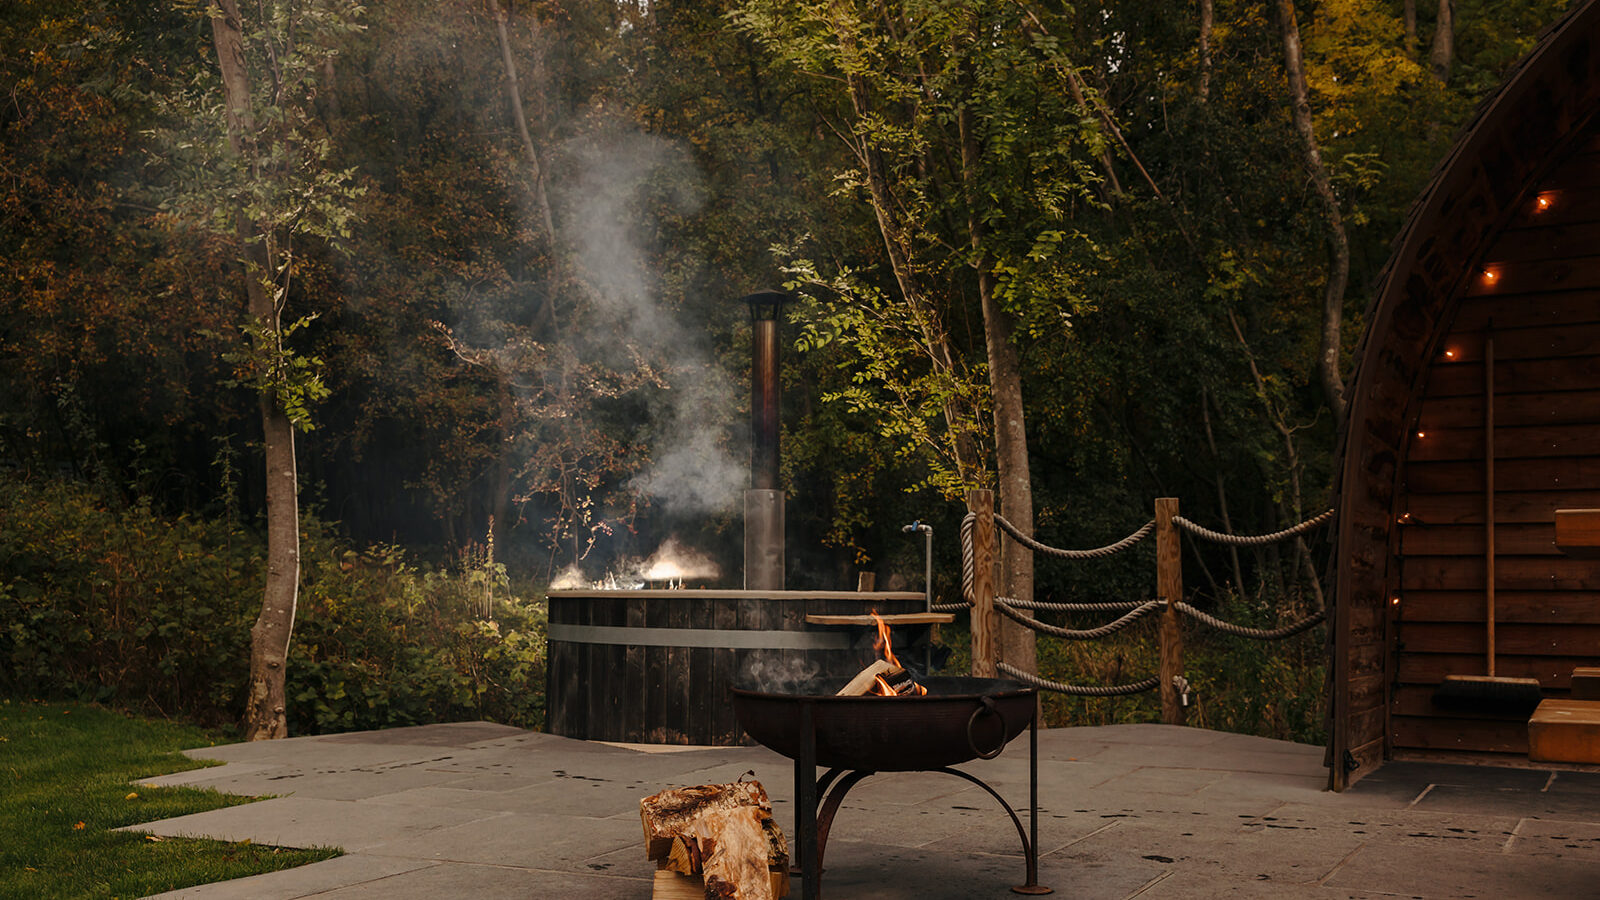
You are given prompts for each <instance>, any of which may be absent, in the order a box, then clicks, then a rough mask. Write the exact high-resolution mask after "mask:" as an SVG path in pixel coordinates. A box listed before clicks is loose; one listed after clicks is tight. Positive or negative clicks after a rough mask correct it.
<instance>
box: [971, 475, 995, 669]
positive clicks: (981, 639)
mask: <svg viewBox="0 0 1600 900" xmlns="http://www.w3.org/2000/svg"><path fill="white" fill-rule="evenodd" d="M967 510H968V511H969V512H973V513H976V514H977V516H978V520H977V522H975V523H974V525H973V528H972V557H973V566H972V568H973V573H972V575H973V578H972V675H973V677H974V678H995V677H998V670H997V669H996V668H995V651H996V650H997V649H998V646H997V645H998V643H999V638H1000V613H999V612H998V611H996V610H995V608H994V586H995V581H994V564H995V550H996V547H995V533H994V492H993V491H984V490H972V491H968V492H967Z"/></svg>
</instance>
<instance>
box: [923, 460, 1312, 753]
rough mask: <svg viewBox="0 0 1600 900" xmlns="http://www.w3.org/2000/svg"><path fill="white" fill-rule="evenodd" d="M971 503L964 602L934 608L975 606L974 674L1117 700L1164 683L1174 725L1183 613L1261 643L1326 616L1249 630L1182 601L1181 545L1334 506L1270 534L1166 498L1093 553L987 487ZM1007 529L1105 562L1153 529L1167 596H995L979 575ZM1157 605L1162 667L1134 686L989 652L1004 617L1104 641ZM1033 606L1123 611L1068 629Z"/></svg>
mask: <svg viewBox="0 0 1600 900" xmlns="http://www.w3.org/2000/svg"><path fill="white" fill-rule="evenodd" d="M968 506H969V508H971V509H972V510H973V511H972V512H969V513H968V514H967V516H966V518H964V519H963V520H962V522H961V591H962V602H960V603H947V604H940V605H937V606H935V607H934V609H935V610H937V611H941V612H954V611H959V610H966V609H969V608H970V609H971V610H972V623H973V624H972V629H973V641H972V647H973V674H975V675H977V674H980V672H996V673H1004V674H1005V675H1007V676H1009V677H1011V678H1015V679H1017V680H1018V681H1022V682H1024V683H1026V684H1029V685H1032V686H1033V687H1036V688H1040V689H1042V690H1048V691H1054V692H1057V693H1062V694H1070V695H1074V696H1082V697H1118V696H1125V695H1129V694H1137V693H1141V692H1143V691H1147V690H1150V689H1152V688H1157V687H1159V688H1161V694H1162V704H1161V705H1162V721H1164V722H1168V723H1169V724H1182V720H1183V711H1182V705H1181V704H1180V702H1179V698H1180V695H1181V696H1182V697H1184V698H1186V697H1187V693H1188V684H1189V682H1188V679H1187V678H1185V677H1184V676H1183V674H1182V673H1181V672H1180V671H1179V669H1180V668H1181V666H1182V642H1181V637H1180V632H1179V630H1178V627H1177V622H1178V619H1177V617H1178V615H1179V614H1182V615H1184V616H1187V617H1189V618H1190V619H1191V620H1193V621H1194V622H1196V623H1198V624H1200V625H1202V626H1205V627H1207V628H1212V629H1215V630H1217V631H1220V632H1222V633H1224V634H1229V635H1233V636H1235V637H1242V638H1248V639H1251V640H1261V641H1272V640H1283V639H1285V638H1289V637H1293V636H1294V635H1297V634H1301V633H1303V632H1305V631H1308V630H1310V629H1311V628H1314V627H1315V626H1317V625H1318V624H1320V623H1322V622H1324V621H1326V620H1327V612H1326V610H1320V609H1319V610H1317V611H1316V612H1314V613H1312V614H1311V615H1309V616H1306V617H1304V618H1302V619H1300V620H1299V621H1296V622H1292V623H1289V624H1287V625H1283V626H1280V627H1277V628H1250V627H1247V626H1243V625H1238V624H1236V623H1233V622H1228V621H1226V620H1224V619H1220V618H1218V617H1216V616H1213V615H1211V614H1209V613H1206V612H1203V611H1201V610H1199V609H1197V608H1195V607H1194V606H1192V605H1190V604H1188V603H1186V602H1184V601H1183V600H1182V599H1180V598H1181V597H1182V596H1183V586H1182V585H1183V580H1182V579H1183V576H1182V568H1181V557H1180V554H1179V549H1178V532H1179V531H1180V530H1182V531H1186V532H1188V533H1189V534H1191V535H1193V536H1194V537H1196V538H1199V539H1202V540H1207V541H1211V542H1214V543H1219V544H1226V545H1231V546H1237V547H1256V546H1262V545H1265V544H1271V543H1276V542H1278V541H1282V540H1286V539H1289V538H1294V537H1298V536H1299V535H1302V534H1304V533H1306V532H1308V531H1310V530H1312V529H1314V528H1317V527H1320V526H1322V525H1325V524H1327V523H1328V522H1329V521H1330V520H1332V518H1333V515H1334V510H1332V509H1329V510H1326V511H1324V512H1322V513H1320V514H1319V515H1317V516H1314V517H1312V518H1310V519H1307V520H1306V521H1304V522H1301V523H1299V524H1297V525H1294V526H1291V527H1289V528H1285V529H1283V530H1281V531H1275V532H1272V533H1270V534H1258V535H1238V534H1230V533H1227V532H1221V531H1214V530H1212V529H1210V528H1206V527H1204V526H1202V525H1198V524H1196V523H1194V522H1191V521H1190V520H1188V519H1185V518H1183V517H1182V516H1180V515H1178V514H1177V509H1178V501H1177V500H1175V499H1172V498H1162V499H1159V500H1157V501H1156V518H1155V519H1152V520H1151V521H1149V522H1147V523H1145V524H1144V525H1143V526H1141V527H1140V528H1139V529H1138V530H1136V531H1134V532H1133V533H1132V534H1129V535H1128V536H1127V537H1124V538H1122V539H1121V540H1119V541H1116V542H1114V543H1111V544H1107V545H1106V546H1104V547H1096V548H1094V549H1091V550H1064V549H1061V548H1058V547H1051V546H1049V545H1047V544H1044V543H1042V542H1040V541H1038V540H1036V539H1035V538H1034V537H1033V536H1031V535H1028V534H1024V533H1022V531H1021V530H1019V529H1018V528H1017V527H1016V526H1014V525H1012V524H1011V523H1010V522H1008V521H1007V520H1006V519H1005V517H1003V516H1000V515H996V514H994V513H993V512H992V509H993V494H992V493H990V492H988V491H973V492H972V493H971V494H969V498H968ZM980 510H981V511H982V513H983V515H981V516H980V514H979V511H980ZM981 519H988V520H989V521H991V522H993V526H994V527H993V528H991V529H985V533H983V534H979V533H978V532H979V529H978V523H979V522H980V520H981ZM1000 532H1004V533H1005V534H1006V535H1007V536H1009V537H1010V538H1011V539H1012V540H1014V541H1016V543H1017V544H1018V545H1020V546H1022V547H1025V548H1027V550H1028V551H1029V552H1032V553H1038V554H1041V555H1044V556H1050V557H1054V558H1057V559H1069V560H1079V561H1081V560H1090V559H1104V558H1106V557H1109V556H1113V555H1115V554H1117V553H1121V552H1123V551H1125V550H1127V549H1129V548H1131V547H1133V546H1134V545H1135V544H1137V543H1138V542H1139V541H1141V540H1143V539H1145V538H1146V537H1148V536H1149V535H1150V534H1151V533H1152V532H1154V533H1155V534H1156V538H1157V540H1156V571H1157V577H1156V582H1157V594H1158V595H1159V596H1160V597H1161V598H1162V599H1158V600H1143V601H1139V600H1134V601H1114V602H1100V603H1046V602H1040V601H1032V600H1027V601H1024V600H1018V599H1015V598H1011V597H1001V596H996V593H997V592H996V591H995V590H994V585H993V584H992V579H991V578H989V577H987V576H988V572H982V573H981V574H982V575H983V576H984V577H980V563H979V560H980V559H982V560H983V561H984V564H985V565H990V566H992V565H993V564H994V563H993V560H994V559H995V558H996V556H997V553H998V544H999V533H1000ZM980 545H981V547H980ZM985 595H986V596H985ZM1158 610H1160V611H1161V634H1160V639H1161V640H1160V643H1161V669H1162V671H1161V673H1160V674H1158V675H1155V676H1152V677H1150V678H1147V679H1145V680H1143V681H1138V682H1134V683H1132V684H1124V685H1110V686H1093V685H1071V684H1064V683H1062V682H1058V681H1051V680H1049V679H1046V678H1041V677H1039V676H1037V675H1034V674H1032V673H1029V672H1026V671H1023V670H1021V669H1018V668H1017V667H1015V666H1013V665H1010V664H1008V663H1006V662H1005V661H1004V660H1000V659H998V658H991V657H990V656H989V653H992V652H993V651H992V649H991V648H993V647H994V646H995V641H994V639H993V637H992V636H990V635H989V634H987V633H986V632H987V631H989V630H997V628H998V622H999V617H1001V616H1003V617H1005V618H1007V619H1010V620H1011V621H1013V622H1016V623H1017V624H1018V625H1021V626H1022V627H1024V628H1027V629H1030V630H1031V631H1034V632H1036V633H1038V634H1043V635H1047V636H1049V637H1054V638H1060V639H1062V640H1073V641H1088V640H1098V639H1100V638H1103V637H1108V636H1110V635H1112V634H1115V633H1117V632H1119V631H1122V630H1123V629H1125V628H1127V627H1128V626H1130V625H1132V624H1133V623H1134V622H1136V621H1138V620H1140V619H1141V618H1143V617H1145V616H1147V615H1149V614H1150V613H1152V612H1156V611H1158ZM1026 611H1042V612H1061V613H1102V614H1112V613H1117V614H1120V615H1119V616H1118V617H1117V618H1116V619H1113V620H1112V621H1110V622H1107V623H1105V624H1103V625H1100V626H1097V627H1094V628H1066V627H1062V626H1059V625H1053V624H1051V623H1048V622H1042V621H1040V620H1039V619H1037V618H1035V617H1033V616H1031V615H1028V614H1026Z"/></svg>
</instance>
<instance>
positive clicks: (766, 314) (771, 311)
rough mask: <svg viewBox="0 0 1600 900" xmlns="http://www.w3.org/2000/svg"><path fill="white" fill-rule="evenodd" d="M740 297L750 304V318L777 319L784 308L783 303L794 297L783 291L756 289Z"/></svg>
mask: <svg viewBox="0 0 1600 900" xmlns="http://www.w3.org/2000/svg"><path fill="white" fill-rule="evenodd" d="M739 299H740V300H742V301H744V303H746V304H748V305H749V307H750V318H752V319H776V318H778V316H779V314H780V313H781V312H782V310H783V304H784V303H786V302H788V301H789V300H792V299H794V297H793V295H791V294H786V293H784V292H783V291H756V292H755V293H753V294H746V295H744V296H743V297H741V298H739Z"/></svg>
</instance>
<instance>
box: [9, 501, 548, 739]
mask: <svg viewBox="0 0 1600 900" xmlns="http://www.w3.org/2000/svg"><path fill="white" fill-rule="evenodd" d="M305 532H306V533H305V535H304V536H303V540H302V547H301V560H302V566H301V572H302V589H301V601H300V608H299V611H298V613H297V616H296V625H295V638H294V644H293V645H292V646H291V649H290V657H289V659H290V662H289V671H288V694H289V698H290V712H289V714H290V725H291V731H292V732H294V733H302V734H303V733H314V732H324V731H339V730H349V729H364V728H381V727H385V726H391V725H409V724H417V723H422V722H433V721H449V720H457V719H462V718H487V719H492V720H495V721H500V722H504V723H506V724H512V725H519V726H523V727H538V726H540V725H541V724H542V720H543V700H544V685H543V680H544V652H545V637H544V630H545V626H544V622H545V620H544V614H543V610H542V607H541V606H540V605H539V604H538V603H534V602H531V601H528V600H525V599H521V598H519V597H517V596H515V595H514V594H513V592H512V591H511V589H510V585H509V583H508V580H507V578H506V573H505V571H504V569H503V568H500V567H498V566H494V565H491V564H489V563H487V562H486V561H484V560H481V559H479V560H476V561H471V560H469V561H467V562H466V563H464V564H463V565H461V566H459V567H457V569H456V570H453V571H430V570H428V569H425V568H422V567H419V566H416V565H413V564H412V563H410V562H408V561H407V560H406V558H405V554H404V553H402V552H401V551H400V550H399V549H397V548H393V547H379V548H373V549H369V550H365V551H358V550H355V549H352V548H350V547H348V546H346V545H344V544H343V543H341V542H339V541H337V540H335V539H333V538H332V537H331V536H330V533H329V530H328V529H327V528H326V527H325V526H324V525H322V524H321V523H318V522H316V521H308V522H307V523H306V527H305ZM263 550H264V547H263V545H262V542H261V540H260V539H259V538H258V537H257V536H255V535H254V534H253V533H251V532H249V531H248V530H245V529H241V528H239V527H236V526H234V525H231V524H229V523H228V522H225V521H216V520H206V519H199V518H193V517H188V516H179V517H176V518H171V517H163V516H160V515H157V514H156V513H155V512H153V511H152V510H151V508H150V507H149V506H148V505H144V504H135V505H132V506H125V505H111V504H107V503H105V502H102V501H101V500H100V499H99V498H97V497H96V496H95V495H94V493H93V492H92V491H90V490H89V489H88V488H87V487H85V486H84V485H82V484H80V483H74V482H66V481H58V482H48V483H40V484H33V483H12V484H0V692H4V693H6V694H11V695H19V696H22V695H25V696H30V697H56V698H72V699H82V700H93V701H102V702H108V703H114V704H117V705H121V706H126V707H131V708H136V709H142V710H147V711H154V712H158V713H161V714H164V715H169V716H179V717H183V718H188V719H191V720H194V721H197V722H200V723H203V724H207V725H228V724H232V723H234V722H235V721H237V719H238V717H239V716H240V714H241V712H242V710H243V697H244V689H245V682H246V680H247V678H248V674H249V631H250V625H251V624H252V623H253V622H254V620H255V616H256V614H257V612H258V610H259V607H260V596H261V585H262V581H263V578H264V575H263V572H264V569H263ZM484 612H489V613H491V614H492V615H493V617H494V618H493V620H492V621H489V620H485V619H483V618H480V617H481V616H482V615H483V613H484Z"/></svg>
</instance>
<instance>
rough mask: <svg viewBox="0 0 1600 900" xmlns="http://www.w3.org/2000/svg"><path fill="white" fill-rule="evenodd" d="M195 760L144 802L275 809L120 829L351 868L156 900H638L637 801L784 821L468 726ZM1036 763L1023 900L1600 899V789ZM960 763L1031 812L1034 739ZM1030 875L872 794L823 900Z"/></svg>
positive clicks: (648, 871) (913, 785) (608, 761)
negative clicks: (1033, 872) (176, 795)
mask: <svg viewBox="0 0 1600 900" xmlns="http://www.w3.org/2000/svg"><path fill="white" fill-rule="evenodd" d="M189 755H191V756H194V757H197V758H209V759H217V760H222V761H224V762H225V763H226V765H224V766H221V767H219V768H211V769H200V770H195V771H191V772H183V773H179V774H175V775H167V776H163V777H159V778H154V779H151V780H150V781H148V782H146V783H149V784H162V785H174V784H184V785H193V786H197V787H210V788H216V789H218V790H222V791H228V792H234V793H245V794H273V795H276V798H275V799H271V800H265V801H261V802H259V803H252V804H248V805H245V806H240V807H233V808H230V809H223V810H216V811H214V812H208V813H201V814H198V815H192V816H185V817H182V818H178V819H169V820H166V821H163V822H156V823H151V824H148V825H140V826H135V828H134V830H137V831H147V832H152V833H155V834H161V835H169V836H173V835H190V836H207V837H215V838H222V839H226V840H242V839H246V838H248V839H250V840H252V841H255V842H257V843H262V844H273V845H280V846H295V847H306V846H318V845H321V846H338V847H342V848H344V850H345V851H346V853H345V855H344V856H342V857H340V858H338V859H334V860H330V861H328V862H324V863H319V864H316V865H312V866H306V867H304V868H300V869H295V870H292V871H288V872H280V873H275V874H271V875H263V876H257V877H254V878H246V879H240V880H238V881H232V882H225V883H222V884H216V885H208V886H204V887H196V888H189V889H186V890H182V891H175V892H172V893H169V894H162V895H160V896H161V897H162V898H164V900H165V898H194V900H239V898H259V900H280V898H282V900H288V898H297V897H318V898H328V900H353V898H366V897H371V898H378V897H381V898H385V900H409V898H417V900H421V898H430V900H431V898H438V897H458V896H459V897H474V898H485V900H493V898H502V897H505V898H511V897H515V898H545V897H549V898H563V900H602V898H606V900H609V898H617V900H646V898H648V897H649V896H650V892H651V886H650V879H651V876H652V871H653V864H652V863H650V862H649V861H647V860H646V859H645V858H644V852H643V849H642V835H641V832H640V826H639V816H638V801H639V798H641V797H644V796H647V795H649V794H652V793H654V792H656V791H658V790H661V789H662V788H666V787H671V786H682V785H689V784H704V783H712V782H726V781H732V780H735V779H737V778H738V777H739V776H740V775H741V774H743V773H745V772H747V771H753V772H754V773H755V777H756V778H758V779H759V780H760V781H761V782H762V784H764V785H765V786H766V788H767V790H768V792H769V793H770V794H771V795H772V798H773V801H774V807H775V809H776V811H777V815H778V820H779V822H780V823H781V824H782V825H783V826H784V828H785V830H786V831H788V830H790V828H791V827H792V823H793V805H792V803H791V796H792V794H793V780H794V776H793V772H794V769H793V764H792V763H790V762H789V761H788V760H786V759H784V758H782V757H780V756H778V755H777V754H774V753H772V752H770V751H768V750H765V749H762V748H746V747H739V748H715V749H697V750H686V751H678V752H643V751H641V750H638V749H630V748H621V747H612V746H606V745H601V744H593V743H585V742H582V741H574V740H569V739H566V738H560V737H554V736H551V735H546V734H538V733H534V732H526V731H520V730H517V729H513V728H507V727H503V726H499V725H492V724H488V723H461V724H452V725H430V726H424V727H420V728H402V729H395V730H390V731H382V732H367V733H359V734H344V735H332V736H324V737H307V738H294V739H290V740H285V741H274V742H267V743H257V744H234V745H228V746H221V747H211V748H205V749H201V750H193V751H189ZM1039 766H1040V784H1039V802H1040V806H1041V810H1040V817H1041V818H1040V824H1039V834H1040V841H1039V842H1040V861H1039V880H1040V882H1041V883H1043V884H1046V885H1049V886H1051V887H1053V888H1055V890H1056V896H1061V897H1070V898H1074V900H1097V898H1128V897H1141V898H1152V900H1153V898H1186V900H1187V898H1207V897H1223V896H1227V897H1243V898H1251V897H1260V898H1268V897H1270V898H1300V897H1306V898H1328V900H1332V898H1377V897H1421V898H1447V897H1452V898H1453V897H1480V898H1521V897H1527V898H1579V897H1596V896H1600V775H1595V774H1587V773H1569V772H1556V771H1549V770H1537V769H1488V768H1476V767H1468V766H1444V765H1429V764H1418V763H1392V764H1390V765H1388V766H1386V767H1385V768H1383V769H1382V770H1380V771H1379V772H1378V773H1377V774H1376V775H1374V776H1372V777H1369V778H1367V779H1365V780H1364V781H1362V782H1360V783H1359V784H1358V785H1357V786H1356V787H1355V788H1354V789H1353V790H1351V791H1349V792H1347V793H1345V794H1342V795H1341V794H1331V793H1328V792H1325V791H1323V790H1322V786H1323V783H1324V780H1325V773H1324V770H1323V768H1322V749H1321V748H1320V747H1310V746H1305V745H1300V744H1292V743H1285V742H1282V741H1271V740H1266V739H1262V738H1253V737H1245V736H1241V735H1232V734H1224V733H1221V732H1213V731H1203V730H1198V729H1189V728H1178V727H1172V726H1165V725H1115V726H1107V727H1099V728H1064V729H1055V730H1049V731H1044V732H1041V733H1040V735H1039ZM963 768H965V769H966V770H968V771H970V772H971V773H972V774H974V775H976V776H978V777H980V778H982V779H984V780H985V781H988V782H989V783H990V784H991V785H993V786H994V787H995V789H996V790H998V791H999V792H1000V793H1001V794H1002V795H1003V796H1005V797H1006V798H1007V799H1008V800H1009V801H1010V802H1011V804H1012V805H1013V806H1015V807H1018V808H1019V810H1020V809H1021V808H1023V807H1026V805H1027V787H1028V754H1027V738H1026V736H1024V737H1023V738H1021V739H1019V740H1017V741H1016V742H1014V743H1013V744H1012V745H1011V746H1010V747H1009V748H1007V750H1006V752H1005V753H1004V754H1003V755H1002V756H1001V757H1000V758H999V759H995V760H992V761H981V760H979V761H974V762H972V763H969V764H967V765H966V766H964V767H963ZM1024 823H1026V817H1025V816H1024ZM1023 874H1024V873H1023V863H1022V856H1021V848H1020V845H1019V844H1018V842H1017V837H1016V831H1015V829H1014V828H1013V827H1012V825H1011V824H1010V821H1009V819H1008V818H1007V817H1006V815H1005V813H1004V811H1003V810H1001V809H1000V807H999V806H998V805H997V804H995V803H994V801H993V800H992V799H991V798H989V797H988V796H987V795H986V794H984V793H983V792H982V791H981V790H980V789H978V788H976V787H973V786H971V785H969V784H967V783H966V782H965V781H962V780H960V779H956V778H952V777H949V776H947V775H939V774H937V773H913V774H896V775H879V776H874V777H873V778H870V779H868V780H867V781H865V782H863V783H862V784H861V785H860V786H858V787H857V788H856V789H855V790H854V791H852V792H851V793H850V795H849V797H848V798H847V800H846V802H845V805H844V808H843V809H842V810H841V812H840V813H839V816H838V819H837V821H836V822H835V825H834V831H833V835H832V836H831V837H830V839H829V844H828V855H827V872H826V874H825V876H824V878H823V879H822V886H823V890H824V894H825V896H826V897H827V898H828V900H856V898H860V900H867V898H872V900H901V898H904V900H913V898H915V900H972V898H982V897H993V898H1001V897H1012V896H1015V895H1013V894H1011V893H1010V891H1009V890H1008V888H1009V886H1010V885H1013V884H1019V883H1021V882H1022V880H1023ZM794 884H795V892H794V893H792V894H791V896H792V897H798V896H799V881H798V880H796V881H795V883H794Z"/></svg>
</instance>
